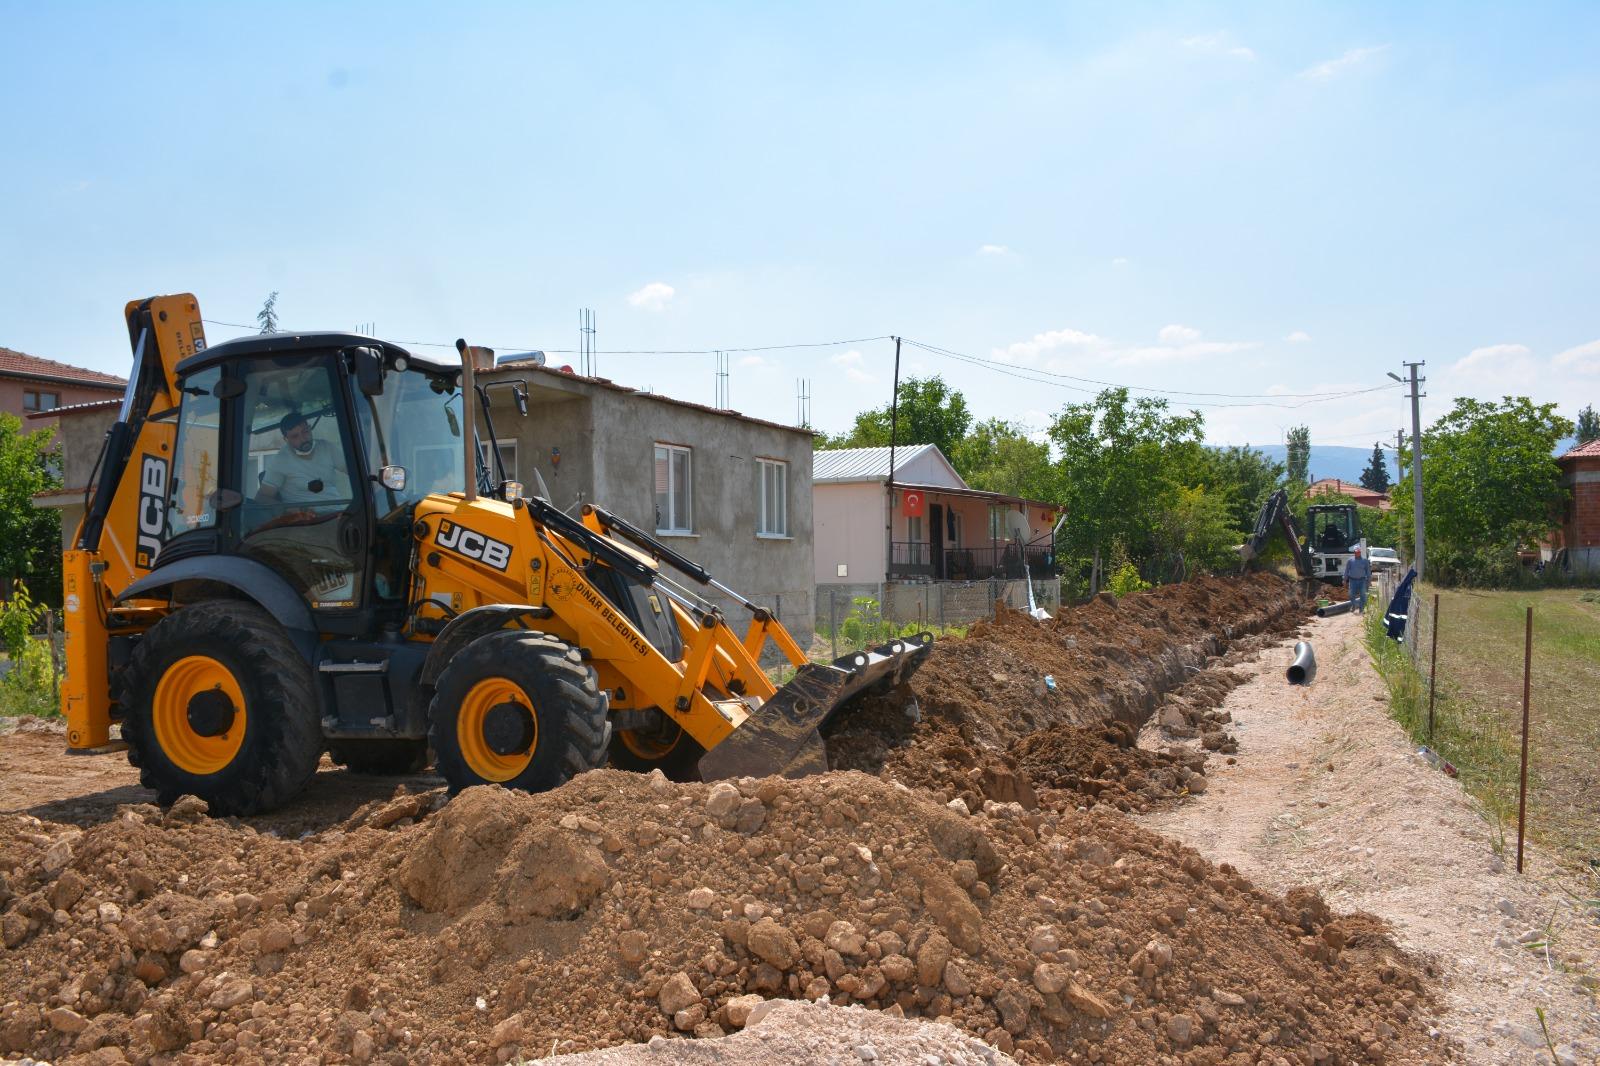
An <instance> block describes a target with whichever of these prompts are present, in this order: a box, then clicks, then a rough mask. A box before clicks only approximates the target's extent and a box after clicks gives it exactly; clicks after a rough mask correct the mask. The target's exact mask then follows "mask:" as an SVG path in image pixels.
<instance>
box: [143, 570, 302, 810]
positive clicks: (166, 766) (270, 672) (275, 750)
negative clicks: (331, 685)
mask: <svg viewBox="0 0 1600 1066" xmlns="http://www.w3.org/2000/svg"><path fill="white" fill-rule="evenodd" d="M191 655H206V656H209V657H211V658H213V659H215V660H216V661H217V662H219V663H221V664H222V665H223V666H225V667H227V669H228V671H229V672H230V673H232V674H233V677H234V680H235V681H236V682H237V683H238V685H239V688H240V691H241V692H242V693H243V695H244V702H245V709H246V713H247V718H246V723H247V724H246V727H245V737H244V741H243V743H242V745H241V747H240V748H239V751H238V753H237V754H236V755H235V756H234V757H233V759H232V761H231V762H229V763H228V764H227V765H226V766H224V767H223V768H222V769H220V770H218V771H216V772H215V773H209V774H203V775H201V774H194V773H190V772H189V771H186V770H184V769H182V768H180V767H179V766H177V765H175V764H174V763H173V761H172V760H171V759H170V758H169V757H168V755H167V753H166V752H164V751H162V749H161V745H160V743H159V741H158V740H157V738H156V732H155V728H154V726H153V723H152V720H151V714H152V699H153V697H154V694H155V689H156V685H157V683H158V682H159V681H160V679H161V677H162V676H163V675H164V674H165V673H166V671H167V670H168V669H169V668H170V667H171V666H172V665H173V663H175V662H177V661H178V660H180V659H182V658H185V657H187V656H191ZM117 702H118V703H119V704H121V706H122V708H123V713H124V718H123V722H122V739H123V740H125V741H127V742H128V762H130V763H131V764H133V765H134V766H136V767H138V768H139V782H140V784H142V785H144V787H145V788H148V789H153V790H154V791H155V793H156V798H157V801H158V802H159V803H161V804H162V805H164V806H165V805H167V804H170V803H172V802H174V801H175V800H177V798H178V797H179V796H184V795H193V796H198V797H200V798H201V799H203V800H205V801H206V803H207V805H208V806H209V807H210V809H211V813H212V814H213V815H245V814H259V813H261V812H262V811H268V810H271V809H272V808H274V807H276V806H278V805H279V804H282V803H284V802H285V801H287V800H288V799H290V798H291V797H293V796H294V795H295V794H296V793H298V792H299V791H300V790H301V789H302V788H304V787H305V784H306V782H307V781H309V780H310V779H311V775H312V774H314V773H316V771H317V762H318V761H319V760H320V759H321V758H322V724H321V722H320V721H319V720H318V716H317V699H316V690H315V689H314V687H313V681H312V676H311V670H310V668H309V667H308V666H307V665H306V663H305V660H304V659H303V658H301V655H300V652H299V650H298V649H297V648H296V647H295V646H294V644H293V643H292V642H291V641H290V640H289V635H288V634H287V633H286V632H284V629H283V627H282V626H280V625H279V624H278V623H277V622H276V621H275V620H274V619H273V618H272V616H271V615H269V614H267V612H266V611H264V610H262V609H261V608H260V607H257V606H256V605H255V604H253V603H244V602H240V601H236V600H214V601H211V602H209V603H197V604H192V605H190V606H187V607H180V608H178V610H176V611H174V612H173V613H172V614H169V615H167V617H165V618H163V619H162V620H161V621H160V622H157V623H156V624H155V626H154V627H152V628H151V629H150V631H149V632H148V633H146V634H145V635H144V638H143V639H142V640H140V641H139V644H138V646H137V647H136V648H135V649H134V651H133V655H132V656H131V658H130V659H129V661H128V665H127V667H126V668H124V669H123V670H122V672H121V674H120V676H119V678H118V685H117Z"/></svg>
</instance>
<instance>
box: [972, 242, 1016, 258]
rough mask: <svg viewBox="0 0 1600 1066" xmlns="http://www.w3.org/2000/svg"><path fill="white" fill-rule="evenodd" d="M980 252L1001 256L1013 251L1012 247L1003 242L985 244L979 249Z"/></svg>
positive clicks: (980, 253)
mask: <svg viewBox="0 0 1600 1066" xmlns="http://www.w3.org/2000/svg"><path fill="white" fill-rule="evenodd" d="M978 254H979V255H987V256H993V257H996V258H1000V257H1004V256H1008V255H1012V254H1013V253H1012V251H1011V249H1010V248H1007V247H1006V246H1005V245H1003V244H985V245H983V246H982V247H981V248H979V249H978Z"/></svg>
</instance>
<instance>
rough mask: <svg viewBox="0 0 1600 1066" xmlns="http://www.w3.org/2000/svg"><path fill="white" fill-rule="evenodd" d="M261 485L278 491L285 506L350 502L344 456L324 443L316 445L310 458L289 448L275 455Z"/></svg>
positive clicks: (268, 463) (271, 458)
mask: <svg viewBox="0 0 1600 1066" xmlns="http://www.w3.org/2000/svg"><path fill="white" fill-rule="evenodd" d="M261 484H263V485H271V486H272V487H273V488H275V489H277V490H278V499H279V500H281V501H283V502H284V503H345V502H347V501H349V499H350V475H349V474H347V473H346V472H345V468H344V456H343V455H342V454H340V452H339V449H338V448H337V447H335V446H334V445H332V444H329V443H328V442H327V441H325V440H319V441H316V442H315V443H314V444H313V445H312V448H311V452H310V454H308V455H301V454H300V453H298V452H296V451H295V450H294V449H293V448H291V447H289V446H288V445H287V444H285V445H284V446H283V447H281V448H279V449H278V450H277V451H276V452H273V453H272V455H271V456H269V457H268V458H267V463H266V472H265V473H264V474H263V475H262V478H261ZM318 489H320V490H321V491H317V490H318Z"/></svg>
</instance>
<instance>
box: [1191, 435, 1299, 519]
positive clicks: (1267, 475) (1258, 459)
mask: <svg viewBox="0 0 1600 1066" xmlns="http://www.w3.org/2000/svg"><path fill="white" fill-rule="evenodd" d="M1195 460H1196V461H1195V462H1194V464H1193V465H1192V466H1191V467H1189V468H1188V469H1187V470H1186V472H1185V473H1184V474H1183V482H1184V484H1185V485H1188V486H1190V487H1197V486H1203V487H1204V488H1205V490H1206V492H1207V493H1208V494H1209V495H1211V496H1215V497H1218V498H1220V499H1221V501H1222V502H1223V504H1224V505H1225V506H1226V508H1227V512H1228V522H1229V525H1230V526H1231V527H1232V528H1233V529H1235V530H1238V531H1239V532H1240V533H1248V532H1249V531H1251V530H1253V529H1254V528H1255V525H1256V516H1257V515H1259V514H1260V513H1261V505H1262V504H1263V503H1265V502H1266V501H1267V497H1268V496H1270V495H1271V494H1272V492H1273V491H1274V490H1275V489H1278V488H1280V487H1282V485H1283V473H1284V466H1283V464H1282V463H1279V462H1274V461H1273V460H1272V459H1270V458H1268V457H1267V455H1266V454H1265V453H1264V452H1259V451H1256V450H1255V449H1254V448H1250V447H1242V448H1241V447H1239V446H1238V445H1233V446H1231V447H1227V448H1199V449H1196V450H1195Z"/></svg>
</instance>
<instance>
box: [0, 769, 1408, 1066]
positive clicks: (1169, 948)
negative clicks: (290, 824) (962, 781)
mask: <svg viewBox="0 0 1600 1066" xmlns="http://www.w3.org/2000/svg"><path fill="white" fill-rule="evenodd" d="M442 799H443V797H442V794H441V793H438V792H433V793H423V794H418V795H406V794H402V795H398V796H397V797H396V798H395V799H393V800H391V801H385V802H381V803H374V804H371V805H369V806H368V807H366V808H363V809H362V810H360V811H358V812H357V813H356V814H355V815H354V816H353V817H351V818H350V819H349V820H348V821H347V822H345V823H344V824H343V825H342V826H341V827H340V828H337V829H333V830H328V831H326V832H323V833H321V834H318V835H315V836H311V837H308V838H306V839H304V840H285V839H279V838H277V837H274V836H272V835H270V834H265V833H259V832H257V831H256V830H255V829H253V828H252V827H251V826H249V825H247V824H241V823H239V822H237V821H236V820H231V819H230V820H212V819H209V818H207V817H205V815H204V810H203V807H204V805H203V804H201V803H199V802H198V801H195V800H192V799H185V800H180V801H179V803H178V804H177V805H175V806H174V807H173V808H172V809H171V811H169V812H166V813H162V812H160V811H158V810H156V809H155V808H153V807H150V806H148V805H135V806H128V807H124V808H122V809H121V810H120V812H119V813H118V815H117V817H116V818H115V819H113V820H111V821H108V822H105V823H102V824H99V825H93V826H90V827H88V828H87V829H83V830H80V829H77V828H70V827H66V826H61V825H54V824H49V823H41V822H39V821H38V820H37V819H33V818H30V817H28V816H22V815H10V816H5V817H4V818H3V819H0V841H4V843H3V844H0V849H3V850H0V870H3V871H4V880H3V882H0V908H3V916H0V930H3V936H4V944H5V950H4V953H3V954H0V1004H3V1006H0V1050H6V1051H27V1052H29V1053H31V1054H34V1055H42V1056H47V1057H50V1058H53V1059H57V1060H60V1061H67V1062H74V1061H83V1062H104V1063H110V1062H118V1061H121V1060H122V1059H123V1058H127V1059H129V1060H132V1061H137V1062H147V1061H160V1062H165V1061H171V1062H196V1063H202V1062H228V1063H257V1062H278V1061H285V1060H289V1061H299V1060H311V1061H317V1060H320V1061H324V1062H343V1061H350V1062H361V1063H364V1062H377V1061H384V1062H394V1063H446V1062H451V1063H454V1062H486V1063H487V1062H505V1061H510V1060H511V1059H513V1058H515V1057H517V1056H519V1055H537V1054H548V1053H550V1051H551V1050H552V1048H554V1049H555V1050H559V1051H569V1050H570V1051H581V1050H584V1049H588V1048H595V1047H600V1046H605V1045H609V1044H615V1043H621V1042H625V1041H642V1040H649V1039H650V1038H651V1037H652V1036H658V1035H659V1036H680V1035H688V1034H694V1035H698V1036H715V1035H718V1034H720V1033H724V1032H727V1031H731V1030H734V1029H738V1028H741V1027H742V1026H743V1025H744V1024H745V1023H747V1022H748V1020H749V1016H750V1012H751V1010H752V1009H754V1008H755V1007H756V1006H757V1005H758V1004H759V1003H760V1002H761V1000H763V999H766V998H774V997H777V998H806V999H819V998H820V997H822V996H825V995H826V996H828V997H830V998H831V1000H832V1002H834V1003H836V1004H840V1003H844V1004H850V1003H860V1004H863V1005H866V1006H870V1007H874V1008H879V1009H885V1010H888V1011H890V1012H891V1013H893V1014H903V1015H906V1016H912V1017H924V1018H931V1017H943V1018H946V1019H948V1020H949V1021H950V1022H952V1023H953V1024H954V1025H956V1026H957V1027H958V1028H959V1029H961V1030H963V1031H965V1032H966V1033H968V1034H970V1035H971V1036H974V1037H981V1038H983V1039H985V1040H987V1041H989V1042H990V1043H992V1044H994V1045H995V1046H997V1047H998V1048H1000V1049H1001V1050H1003V1051H1008V1052H1010V1053H1013V1054H1015V1055H1016V1057H1017V1058H1019V1059H1020V1060H1023V1061H1047V1060H1052V1059H1056V1058H1062V1057H1077V1058H1079V1059H1080V1060H1086V1061H1090V1062H1151V1061H1160V1060H1162V1059H1163V1058H1164V1057H1170V1058H1171V1059H1172V1060H1174V1061H1176V1060H1178V1059H1181V1060H1182V1061H1184V1062H1189V1063H1223V1062H1229V1063H1233V1062H1237V1063H1245V1062H1291V1063H1332V1062H1357V1061H1418V1060H1420V1059H1421V1058H1422V1057H1423V1056H1425V1055H1426V1054H1427V1053H1428V1049H1427V1044H1428V1041H1427V1036H1426V1023H1425V1021H1424V1019H1423V1011H1424V1008H1425V1006H1426V1004H1427V995H1426V993H1425V991H1424V989H1423V984H1422V982H1421V975H1420V974H1419V972H1418V971H1417V969H1416V968H1415V967H1414V966H1413V965H1412V964H1411V963H1409V962H1408V961H1407V960H1405V959H1404V958H1403V957H1401V956H1400V955H1399V954H1398V953H1397V952H1395V951H1394V950H1393V948H1392V947H1391V946H1390V945H1389V943H1388V942H1387V941H1386V940H1385V939H1384V938H1383V937H1382V936H1381V934H1380V932H1379V930H1378V929H1377V928H1376V926H1375V923H1373V922H1372V921H1371V920H1370V919H1366V918H1363V917H1360V916H1353V917H1352V916H1344V917H1336V916H1334V915H1332V914H1331V913H1330V912H1329V911H1328V909H1327V908H1326V907H1325V906H1324V905H1323V903H1322V901H1321V899H1320V898H1319V897H1318V896H1316V895H1315V893H1312V892H1309V891H1296V892H1291V893H1290V894H1289V895H1288V896H1286V897H1279V896H1276V895H1273V894H1270V893H1267V892H1264V891H1261V890H1259V889H1256V888H1254V887H1252V886H1251V885H1250V884H1249V883H1248V882H1246V881H1245V880H1244V879H1243V878H1241V877H1240V876H1239V875H1238V874H1237V873H1236V872H1235V871H1234V870H1232V869H1231V868H1230V867H1228V866H1226V865H1223V866H1213V865H1211V864H1210V863H1207V862H1205V861H1204V860H1202V859H1201V858H1200V857H1199V856H1198V854H1197V853H1195V852H1194V851H1192V850H1190V849H1188V848H1185V847H1182V846H1181V845H1178V844H1176V843H1174V842H1173V841H1170V840H1167V839H1165V838H1163V837H1160V836H1158V835H1155V834H1153V833H1149V832H1146V831H1144V830H1142V829H1140V828H1139V827H1138V826H1136V825H1134V824H1132V823H1131V822H1129V821H1128V820H1127V819H1125V818H1123V817H1121V816H1120V815H1118V814H1116V813H1115V812H1109V811H1104V810H1099V809H1097V810H1092V811H1088V812H1079V811H1075V810H1067V811H1063V812H1055V811H1048V810H1039V811H1031V812H1030V811H1025V810H1024V809H1023V808H1022V807H1021V806H1020V805H1017V804H1002V803H991V804H989V805H988V807H987V809H986V811H985V812H984V813H983V814H981V815H966V814H963V813H962V812H961V810H960V809H959V805H958V807H957V809H951V808H950V807H946V806H943V805H941V804H940V803H938V802H937V801H936V800H934V799H932V798H930V797H929V796H928V795H927V794H925V793H919V792H913V791H911V790H908V789H907V788H905V787H904V786H902V785H900V784H897V783H895V782H892V781H886V780H882V779H878V778H873V777H869V776H866V775H863V774H859V773H833V774H828V775H825V776H821V777H815V778H810V779H806V780H802V781H783V780H778V779H766V780H761V781H756V780H743V781H740V782H737V783H736V784H735V783H731V782H721V783H718V784H715V785H711V786H706V785H698V784H695V785H675V784H671V783H669V782H667V781H666V780H665V779H663V778H661V777H659V776H651V777H642V776H638V775H632V774H624V773H620V772H615V771H596V772H593V773H589V774H586V775H584V776H582V777H580V778H578V779H577V780H575V781H573V782H572V783H570V784H568V785H567V786H565V787H563V788H561V789H559V790H557V791H555V792H552V793H547V794H544V795H538V796H529V795H522V794H517V793H507V792H505V791H502V790H499V789H491V788H482V789H470V790H468V791H466V792H464V793H462V794H461V796H459V797H458V798H457V799H456V800H454V801H453V802H451V803H450V804H449V805H448V806H443V807H442V809H439V808H440V807H441V805H442Z"/></svg>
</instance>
